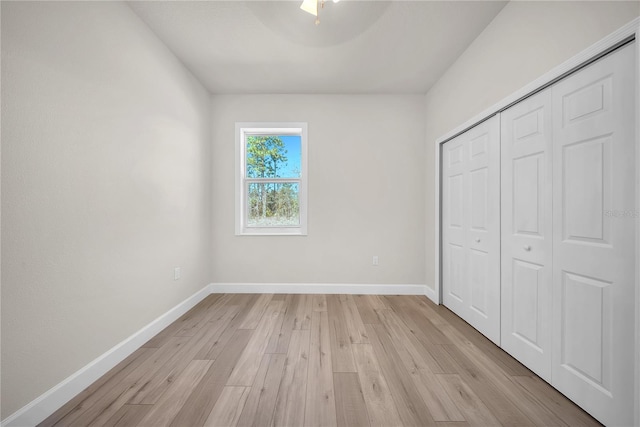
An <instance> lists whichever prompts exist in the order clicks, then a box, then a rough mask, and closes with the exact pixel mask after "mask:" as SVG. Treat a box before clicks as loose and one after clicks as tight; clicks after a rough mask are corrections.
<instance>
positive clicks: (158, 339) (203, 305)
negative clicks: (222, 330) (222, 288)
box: [143, 294, 222, 348]
mask: <svg viewBox="0 0 640 427" xmlns="http://www.w3.org/2000/svg"><path fill="white" fill-rule="evenodd" d="M221 296H222V294H211V295H209V296H207V297H206V298H205V299H203V300H202V301H200V302H199V303H198V304H196V305H195V306H194V307H193V308H191V310H189V311H187V312H186V313H185V314H183V315H182V316H180V317H179V318H178V320H176V321H175V322H173V323H172V324H170V325H169V326H167V327H166V328H164V329H163V330H162V331H161V332H160V333H158V334H157V335H156V336H154V337H153V338H151V339H150V340H149V341H147V342H146V343H145V344H144V345H143V347H153V348H159V347H161V346H162V345H164V343H165V342H166V341H167V340H168V339H169V338H171V337H173V336H175V335H176V334H177V333H178V332H179V331H181V330H182V329H184V328H185V327H186V326H188V325H191V324H193V323H196V322H198V321H199V319H200V317H201V316H204V315H206V314H207V308H208V307H210V306H211V305H212V304H213V303H214V302H215V301H216V300H217V299H218V298H220V297H221Z"/></svg>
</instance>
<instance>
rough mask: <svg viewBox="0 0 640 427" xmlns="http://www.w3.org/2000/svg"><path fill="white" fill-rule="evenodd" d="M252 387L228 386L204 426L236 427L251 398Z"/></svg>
mask: <svg viewBox="0 0 640 427" xmlns="http://www.w3.org/2000/svg"><path fill="white" fill-rule="evenodd" d="M249 391H250V387H237V386H226V387H225V388H224V389H223V390H222V394H221V395H220V397H219V398H218V401H217V402H216V404H215V406H214V407H213V409H212V410H211V414H209V418H207V420H206V421H205V423H204V425H205V426H207V427H223V426H224V427H235V426H236V425H237V424H238V420H239V419H240V414H241V413H242V409H243V408H244V404H245V402H246V401H247V397H248V396H249Z"/></svg>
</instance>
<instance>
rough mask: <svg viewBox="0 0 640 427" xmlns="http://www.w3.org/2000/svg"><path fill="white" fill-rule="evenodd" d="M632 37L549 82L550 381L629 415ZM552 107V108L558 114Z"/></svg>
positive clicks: (606, 410)
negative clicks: (551, 144)
mask: <svg viewBox="0 0 640 427" xmlns="http://www.w3.org/2000/svg"><path fill="white" fill-rule="evenodd" d="M634 57H635V53H634V45H633V44H632V45H628V46H626V47H624V48H621V49H619V50H618V51H616V52H614V53H612V54H610V55H607V56H606V57H604V58H602V59H600V60H598V61H597V62H595V63H593V64H591V65H590V66H588V67H587V68H585V69H583V70H581V71H578V72H577V73H575V74H573V75H571V76H569V77H567V78H566V79H564V80H562V81H560V82H559V83H557V84H556V85H554V86H553V91H552V92H553V109H554V113H556V115H554V121H553V127H554V129H553V132H554V134H553V135H554V147H553V156H554V162H553V204H554V211H553V212H554V213H553V227H554V238H553V252H554V264H553V301H554V306H553V323H554V325H556V326H557V328H554V329H553V330H554V333H553V350H554V351H553V364H552V366H553V368H552V378H553V385H554V386H555V387H556V388H558V389H559V390H560V391H561V392H563V393H564V394H566V395H567V396H568V397H569V398H570V399H572V400H573V401H575V402H576V403H577V404H579V405H580V406H582V407H583V408H584V409H585V410H587V411H588V412H589V413H591V414H592V415H593V416H594V417H596V418H597V419H598V420H599V421H601V422H603V423H604V424H607V425H632V424H633V369H634V365H633V351H634V349H633V346H632V345H631V343H633V342H635V335H634V326H633V324H634V307H633V300H634V295H635V294H634V281H635V262H636V258H637V256H636V252H635V250H636V249H635V235H636V222H635V219H634V218H632V217H625V216H624V215H621V216H618V215H616V214H615V213H616V212H622V213H623V212H632V211H633V210H634V209H635V176H636V174H635V168H636V164H635V141H634V129H635V119H636V117H635V108H634V95H633V94H634V91H635V80H634V78H633V72H634V61H635V59H634ZM556 116H557V117H556Z"/></svg>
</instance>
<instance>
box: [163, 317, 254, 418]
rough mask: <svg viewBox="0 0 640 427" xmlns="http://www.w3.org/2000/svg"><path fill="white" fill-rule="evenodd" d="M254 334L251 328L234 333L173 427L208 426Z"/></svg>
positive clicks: (186, 403)
mask: <svg viewBox="0 0 640 427" xmlns="http://www.w3.org/2000/svg"><path fill="white" fill-rule="evenodd" d="M253 332H254V331H253V330H251V329H238V330H237V331H236V332H235V333H234V335H233V338H232V339H231V340H229V343H228V344H227V346H226V347H225V348H224V349H223V350H222V352H221V353H220V357H218V358H217V359H216V360H215V361H214V362H213V364H212V365H211V367H210V368H209V370H208V371H207V373H206V374H205V375H204V377H202V379H201V380H200V382H199V383H198V384H197V385H196V386H195V387H194V390H193V392H192V393H191V395H190V396H189V398H188V399H187V401H186V402H185V404H184V405H183V406H182V408H181V409H180V411H179V412H178V414H177V415H176V417H175V418H174V419H173V422H172V423H171V424H170V425H171V426H173V427H184V426H191V427H200V426H202V425H204V422H205V421H206V420H207V418H208V417H209V414H210V413H211V410H212V409H213V406H214V405H215V403H216V401H217V400H218V397H220V394H221V393H222V389H223V388H224V387H225V384H226V382H227V380H228V379H229V375H231V372H232V371H233V369H234V367H235V366H236V362H237V361H238V358H239V357H240V354H242V352H243V351H244V349H245V347H246V346H247V343H248V342H249V339H250V338H251V334H252V333H253Z"/></svg>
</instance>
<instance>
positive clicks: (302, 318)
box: [293, 295, 313, 331]
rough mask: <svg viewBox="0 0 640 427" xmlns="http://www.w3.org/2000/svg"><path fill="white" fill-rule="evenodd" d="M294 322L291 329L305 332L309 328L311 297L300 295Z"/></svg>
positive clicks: (311, 309)
mask: <svg viewBox="0 0 640 427" xmlns="http://www.w3.org/2000/svg"><path fill="white" fill-rule="evenodd" d="M300 298H301V301H300V304H299V305H298V312H297V314H296V321H295V324H294V325H293V329H301V330H303V331H307V330H309V329H310V328H311V314H312V313H313V295H300Z"/></svg>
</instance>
